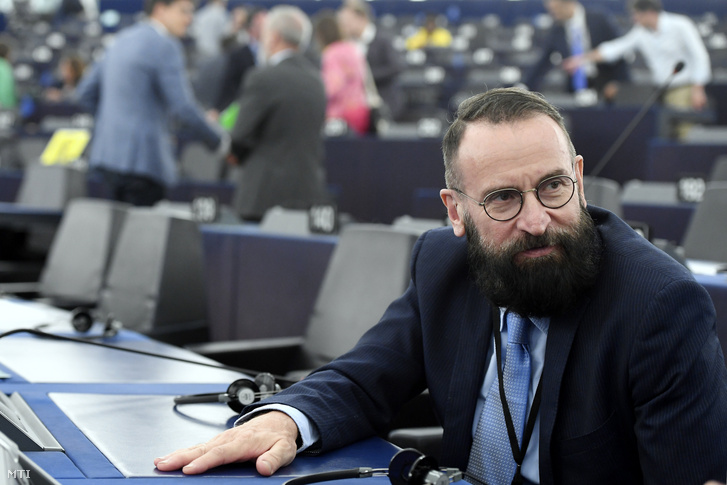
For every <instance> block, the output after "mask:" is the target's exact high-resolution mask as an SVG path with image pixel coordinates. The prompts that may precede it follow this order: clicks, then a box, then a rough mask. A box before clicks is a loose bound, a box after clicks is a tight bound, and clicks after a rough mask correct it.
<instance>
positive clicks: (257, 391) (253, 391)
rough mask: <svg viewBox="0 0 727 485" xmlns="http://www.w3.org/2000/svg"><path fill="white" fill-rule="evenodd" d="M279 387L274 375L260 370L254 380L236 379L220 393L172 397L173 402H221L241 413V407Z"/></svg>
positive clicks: (266, 395) (272, 392)
mask: <svg viewBox="0 0 727 485" xmlns="http://www.w3.org/2000/svg"><path fill="white" fill-rule="evenodd" d="M280 390H281V387H280V384H278V383H277V382H276V381H275V377H274V376H273V375H272V374H270V373H268V372H262V373H260V374H258V375H256V376H255V380H254V381H253V380H251V379H238V380H236V381H235V382H233V383H232V384H230V386H229V387H228V388H227V391H226V392H224V393H222V394H220V393H218V392H212V393H206V394H188V395H185V396H177V397H175V398H174V404H200V403H208V402H223V403H227V405H228V406H230V409H232V410H233V411H235V412H236V413H238V414H239V413H241V412H242V409H243V408H244V407H245V406H247V405H248V404H252V403H254V402H257V401H260V400H261V399H265V398H266V397H268V396H272V395H273V394H276V393H278V392H280Z"/></svg>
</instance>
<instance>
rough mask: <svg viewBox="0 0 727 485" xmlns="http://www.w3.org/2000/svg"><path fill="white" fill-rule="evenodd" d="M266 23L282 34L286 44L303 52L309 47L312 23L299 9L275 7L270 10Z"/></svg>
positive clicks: (290, 6) (285, 6)
mask: <svg viewBox="0 0 727 485" xmlns="http://www.w3.org/2000/svg"><path fill="white" fill-rule="evenodd" d="M265 21H266V23H267V24H268V27H269V28H270V29H272V30H273V31H274V32H277V33H278V34H280V36H281V37H282V38H283V40H284V41H285V42H286V43H288V44H290V45H291V46H294V47H297V48H298V50H301V51H304V50H305V49H306V48H307V47H308V44H309V43H310V37H311V30H312V28H311V23H310V19H309V18H308V16H307V15H306V14H305V13H304V12H303V11H302V10H301V9H299V8H298V7H294V6H292V5H278V6H275V7H273V8H271V9H270V12H269V13H268V16H267V18H266V19H265Z"/></svg>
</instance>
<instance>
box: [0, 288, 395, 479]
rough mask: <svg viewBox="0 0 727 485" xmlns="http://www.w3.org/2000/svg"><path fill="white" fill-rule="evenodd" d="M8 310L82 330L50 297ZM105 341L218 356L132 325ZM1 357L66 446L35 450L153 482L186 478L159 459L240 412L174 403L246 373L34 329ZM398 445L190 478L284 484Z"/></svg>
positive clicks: (3, 327) (10, 304)
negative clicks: (268, 473) (267, 474)
mask: <svg viewBox="0 0 727 485" xmlns="http://www.w3.org/2000/svg"><path fill="white" fill-rule="evenodd" d="M0 315H2V317H0V331H3V332H4V331H8V330H10V329H12V328H26V327H33V326H35V325H38V324H42V323H50V324H51V325H50V326H49V327H48V330H51V331H54V332H63V333H64V334H68V335H73V332H72V331H70V329H69V328H68V327H69V324H68V323H67V320H66V321H64V319H65V318H66V317H67V316H68V315H67V312H64V311H62V310H57V309H52V308H49V307H45V306H44V305H40V304H36V303H32V302H24V301H22V300H11V299H2V298H0ZM92 331H93V329H92ZM105 342H107V343H111V344H113V345H118V346H124V347H129V348H135V349H143V350H145V351H150V352H155V353H159V354H162V355H168V356H175V357H181V358H185V359H193V360H198V361H206V362H211V361H209V360H207V359H204V358H201V357H200V356H197V355H196V354H193V353H192V352H189V351H186V350H184V349H180V348H177V347H173V346H170V345H167V344H163V343H159V342H155V341H152V340H150V339H149V338H147V337H144V336H142V335H139V334H136V333H135V332H130V331H122V332H120V333H119V335H118V336H117V337H114V338H111V339H106V340H105ZM0 356H1V357H0V370H1V371H4V372H5V373H7V374H8V375H9V376H10V377H9V378H6V379H0V391H2V392H5V393H8V394H9V393H12V392H17V393H19V394H20V395H21V396H22V397H23V399H25V401H26V402H27V403H28V405H29V406H30V408H31V409H32V410H33V412H34V413H35V414H36V415H37V416H38V418H39V419H40V420H41V421H42V422H43V423H44V424H45V425H46V427H47V428H48V430H49V431H50V432H51V434H53V436H54V437H55V438H56V439H57V440H58V442H59V443H60V444H61V446H62V447H63V448H64V450H65V452H59V451H43V452H30V451H29V452H26V455H27V456H28V457H29V458H30V459H31V460H33V461H34V462H35V463H36V464H38V465H39V466H40V467H41V468H43V469H44V470H46V471H48V472H49V473H50V474H51V475H52V476H53V477H54V478H56V479H58V480H59V481H60V482H61V483H64V484H65V483H75V482H76V481H78V482H79V483H81V481H82V482H83V483H91V482H89V480H92V481H93V483H101V482H104V483H116V481H115V480H116V479H123V478H125V477H133V478H134V482H135V483H147V482H149V483H151V481H152V480H156V479H158V478H162V477H163V478H169V477H181V476H182V474H181V472H167V473H162V472H159V471H158V470H156V469H155V468H154V466H153V459H154V458H155V457H157V456H160V455H163V454H166V453H168V452H170V451H173V450H174V449H177V448H181V447H184V446H189V445H191V444H195V443H199V442H203V441H205V440H207V439H209V438H211V437H212V436H214V435H216V434H217V433H218V432H220V431H222V430H224V429H226V428H228V427H229V426H231V425H232V423H233V422H234V420H235V418H236V415H235V413H234V412H233V411H232V410H231V409H229V408H228V407H227V406H226V405H225V404H216V403H215V404H194V405H182V406H176V407H175V406H174V402H173V397H174V396H176V395H180V394H193V393H202V392H205V393H207V392H219V393H221V392H224V391H225V390H226V389H227V386H228V385H229V383H230V382H232V380H235V379H238V378H240V377H241V376H243V375H242V374H240V373H236V372H232V371H230V370H224V369H213V368H208V367H203V366H195V365H194V364H189V363H184V362H174V361H169V360H165V359H160V358H154V357H149V356H140V355H134V354H130V353H127V352H123V351H119V350H115V349H106V348H100V347H97V346H93V345H85V344H82V343H77V342H65V341H54V340H46V339H43V338H38V337H33V336H28V335H25V334H15V335H11V336H8V337H6V338H3V339H0ZM396 451H397V448H396V447H394V446H393V445H391V444H390V443H387V442H385V441H383V440H380V439H378V438H372V439H370V440H367V441H363V442H360V443H356V444H354V445H352V446H350V447H347V448H343V449H341V450H338V451H336V452H333V453H328V454H325V455H321V456H319V457H299V458H298V459H296V460H295V461H294V462H293V464H291V465H290V466H288V467H286V468H285V469H283V470H281V471H280V472H279V473H278V474H276V475H275V477H272V478H263V477H260V476H259V475H258V474H257V472H256V471H255V470H254V467H253V466H252V465H250V464H237V465H230V466H227V467H222V468H220V469H218V470H214V471H211V472H209V473H206V474H204V475H202V476H199V477H185V478H184V479H185V480H192V481H201V480H206V482H205V483H209V480H210V479H211V478H214V480H215V483H227V482H230V483H231V482H232V480H235V482H236V483H239V479H240V478H245V479H246V480H265V483H267V484H273V483H275V484H279V483H282V482H283V481H284V480H286V479H287V478H290V477H291V476H298V475H302V474H308V473H314V472H319V471H327V470H331V469H342V468H353V467H359V466H370V467H376V468H385V467H387V466H388V463H389V460H390V459H391V457H392V456H393V455H394V453H395V452H396ZM109 480H113V482H108V481H109ZM378 480H379V481H380V480H385V478H382V479H378ZM369 483H371V482H369ZM379 483H384V482H379Z"/></svg>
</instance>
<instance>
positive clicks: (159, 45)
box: [76, 0, 229, 206]
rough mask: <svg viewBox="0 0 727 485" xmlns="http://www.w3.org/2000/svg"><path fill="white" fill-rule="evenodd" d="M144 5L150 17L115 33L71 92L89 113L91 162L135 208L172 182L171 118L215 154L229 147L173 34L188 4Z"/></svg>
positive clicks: (185, 0)
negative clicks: (208, 115)
mask: <svg viewBox="0 0 727 485" xmlns="http://www.w3.org/2000/svg"><path fill="white" fill-rule="evenodd" d="M145 11H146V13H147V15H148V19H146V20H143V21H141V22H138V23H137V24H135V25H133V26H132V27H129V28H128V29H126V30H124V31H122V32H121V33H119V34H118V36H117V37H116V39H115V40H114V43H113V44H112V45H111V47H109V49H108V50H107V52H106V53H105V55H104V57H103V59H102V60H101V61H99V62H98V63H96V64H95V65H94V66H93V68H92V69H91V70H90V72H89V73H88V74H87V75H86V76H85V77H84V79H82V81H81V83H80V85H79V86H78V88H77V91H76V96H77V99H78V102H79V103H80V104H81V105H82V106H84V107H85V108H86V109H88V110H89V111H90V112H91V113H93V114H94V115H95V129H94V135H93V141H92V145H91V154H90V157H89V163H90V166H91V168H92V169H94V170H95V171H97V172H100V173H101V174H102V176H103V180H104V182H105V184H106V186H107V188H108V190H109V191H110V192H111V196H112V198H114V199H116V200H121V201H124V202H129V203H131V204H134V205H140V206H148V205H153V204H154V203H156V202H158V201H159V200H161V199H163V198H164V197H165V192H166V187H167V186H169V185H173V184H174V183H175V182H176V179H177V171H176V162H175V156H174V151H173V147H172V140H171V134H170V131H169V130H170V122H171V121H172V119H174V121H176V122H178V123H180V124H181V125H183V126H185V127H186V128H187V129H188V130H189V131H190V133H191V134H193V135H194V136H195V137H198V138H199V139H200V140H201V141H203V142H204V143H205V144H206V145H207V146H208V147H209V148H210V149H211V150H214V149H217V150H218V155H219V156H220V157H222V156H224V155H226V154H227V152H228V151H229V137H228V136H227V135H226V134H225V133H224V132H222V130H220V129H217V128H216V127H215V126H214V125H212V124H210V123H209V122H208V121H207V120H206V119H205V115H204V113H203V112H202V111H201V110H200V108H199V107H198V106H197V105H196V101H195V99H194V96H193V95H192V90H191V88H190V84H189V81H188V79H187V77H186V72H185V67H184V56H183V51H182V44H181V42H180V40H179V38H180V37H182V36H184V35H185V33H186V31H187V28H188V27H189V24H190V23H191V21H192V18H193V14H194V2H193V1H192V0H147V3H146V6H145ZM210 162H212V161H210Z"/></svg>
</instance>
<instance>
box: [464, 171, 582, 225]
mask: <svg viewBox="0 0 727 485" xmlns="http://www.w3.org/2000/svg"><path fill="white" fill-rule="evenodd" d="M562 177H565V178H567V179H569V180H570V181H571V182H573V185H572V187H573V191H572V192H571V194H570V197H568V200H566V201H565V202H563V203H562V204H561V205H559V206H558V207H550V206H547V205H545V203H544V202H543V201H542V200H541V199H540V195H538V189H540V186H541V185H543V184H544V183H546V182H548V181H550V180H553V179H557V178H562ZM577 184H578V180H576V179H574V178H573V177H571V176H570V175H551V176H550V177H545V178H544V179H543V180H541V181H540V182H538V185H537V186H536V187H533V188H532V189H528V190H518V189H516V188H515V187H503V188H501V189H496V190H493V191H492V192H488V193H487V194H485V196H484V197H483V198H482V202H479V201H478V200H477V199H475V198H474V197H470V196H469V195H467V194H465V193H464V192H462V191H461V190H460V189H458V188H456V187H452V190H454V191H455V192H457V193H458V194H460V195H464V196H465V197H467V198H468V199H470V200H471V201H472V202H474V203H475V204H477V205H479V206H481V207H482V210H483V211H484V212H485V214H487V217H489V218H490V219H492V220H493V221H497V222H507V221H511V220H513V219H515V218H516V217H517V216H518V215H520V212H522V210H523V204H525V197H524V195H525V194H527V193H528V192H534V193H535V198H536V199H537V200H538V202H540V205H542V206H543V207H545V208H546V209H560V208H561V207H565V206H566V204H568V202H570V201H571V200H573V196H574V195H575V193H576V185H577ZM505 190H513V191H515V192H517V193H518V194H520V207H519V208H518V210H517V212H516V213H515V215H513V216H512V217H508V218H507V219H495V218H494V217H492V216H491V215H490V213H489V212H487V209H486V208H485V201H486V200H487V198H488V197H490V196H491V195H492V194H496V193H497V192H502V191H505Z"/></svg>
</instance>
